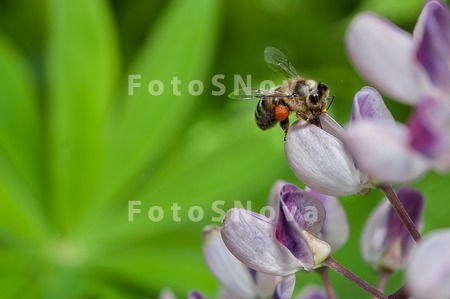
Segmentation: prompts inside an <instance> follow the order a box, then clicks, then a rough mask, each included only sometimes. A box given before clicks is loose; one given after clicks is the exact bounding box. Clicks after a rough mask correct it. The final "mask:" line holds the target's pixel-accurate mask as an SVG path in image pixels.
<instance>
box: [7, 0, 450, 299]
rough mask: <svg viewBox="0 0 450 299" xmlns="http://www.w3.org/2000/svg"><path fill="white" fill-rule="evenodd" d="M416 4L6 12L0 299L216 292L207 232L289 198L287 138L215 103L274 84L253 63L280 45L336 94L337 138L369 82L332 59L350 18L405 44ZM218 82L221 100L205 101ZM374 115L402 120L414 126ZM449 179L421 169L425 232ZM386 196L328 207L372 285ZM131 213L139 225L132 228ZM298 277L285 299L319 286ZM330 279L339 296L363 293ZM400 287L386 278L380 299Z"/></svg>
mask: <svg viewBox="0 0 450 299" xmlns="http://www.w3.org/2000/svg"><path fill="white" fill-rule="evenodd" d="M422 4H423V3H422V1H420V0H399V1H389V0H362V1H360V0H342V1H332V0H317V1H310V0H299V1H295V0H260V1H256V0H249V1H237V0H230V1H220V0H215V1H211V0H199V1H192V0H171V1H162V0H154V1H145V0H132V1H119V0H111V1H106V0H105V1H101V0H79V1H69V0H53V1H43V0H28V1H12V0H3V1H1V2H0V291H1V294H2V295H1V297H2V298H157V296H158V293H159V292H160V290H161V289H163V288H171V289H172V290H173V291H174V292H175V293H176V294H177V296H178V297H179V298H183V297H185V296H186V294H187V292H188V291H190V290H193V289H196V290H200V291H202V292H203V293H205V294H207V295H208V296H210V297H212V296H214V295H215V294H216V293H217V290H218V284H217V282H216V281H215V279H214V278H213V277H212V275H211V274H210V272H209V271H208V269H207V267H206V265H205V263H204V261H203V257H202V252H201V235H202V228H203V227H204V226H206V225H209V224H216V225H219V224H220V221H219V220H218V218H220V216H221V215H220V213H218V209H219V208H220V210H223V211H226V210H227V209H228V208H230V207H232V206H233V204H234V202H235V201H238V202H242V203H243V204H244V205H246V204H247V202H250V203H251V209H252V210H254V211H259V209H260V208H261V207H262V206H264V205H265V204H266V201H267V198H268V194H269V190H270V187H271V185H272V183H273V182H275V181H276V180H277V179H284V180H286V181H288V182H292V183H295V184H297V185H299V186H302V184H301V182H299V181H298V180H297V179H296V178H295V177H294V175H293V174H292V173H291V171H290V169H289V167H288V165H287V163H286V160H285V156H284V150H283V133H282V131H281V130H280V129H278V128H274V129H272V130H269V131H261V130H259V129H258V128H257V126H256V125H255V122H254V109H255V106H256V102H252V101H237V100H231V99H229V98H228V97H227V95H228V94H229V93H231V92H232V91H233V90H234V75H240V76H242V77H243V78H245V77H246V76H247V75H251V80H252V81H251V82H252V85H253V86H255V87H258V86H259V83H260V82H261V81H263V80H266V79H267V80H273V81H274V82H277V83H281V80H282V78H280V77H278V75H277V74H275V73H273V72H271V71H270V70H269V68H268V67H267V66H266V64H265V62H264V59H263V51H264V48H265V47H266V46H274V47H277V48H279V49H281V50H282V51H283V52H285V53H286V55H287V56H288V57H289V58H290V60H291V61H292V62H293V64H294V65H295V66H296V68H297V69H298V71H299V73H300V74H302V75H304V76H307V77H310V78H312V79H316V80H320V81H322V82H326V83H327V85H328V86H329V88H330V89H331V94H334V95H335V96H336V98H335V101H334V103H333V106H332V107H331V109H330V111H329V113H330V114H331V115H332V116H333V117H335V118H336V119H337V121H339V122H340V123H341V124H342V125H344V124H345V123H346V122H347V121H348V120H349V116H350V111H351V101H352V99H353V95H354V94H355V92H356V91H358V90H359V89H361V88H362V87H363V86H364V85H365V84H366V83H364V81H363V80H362V79H360V77H359V76H358V74H357V73H356V72H355V71H354V70H353V68H352V66H351V65H350V64H349V62H348V59H347V57H346V54H345V45H344V39H343V37H344V34H345V29H346V26H347V25H348V23H349V21H350V20H351V18H352V16H354V15H355V14H356V13H357V12H360V11H363V10H372V11H375V12H377V13H379V14H381V15H383V16H385V17H387V18H389V19H390V20H392V21H393V22H395V23H396V24H397V25H399V26H400V27H402V28H404V29H406V30H408V31H411V30H412V29H413V28H414V24H415V22H416V19H417V17H418V15H419V13H420V9H421V6H422ZM131 74H134V75H136V74H138V75H141V77H140V79H139V80H136V82H139V83H140V84H141V87H137V88H135V89H134V90H133V94H132V95H129V90H128V75H131ZM216 74H222V75H223V77H220V79H219V82H220V83H222V84H223V86H224V88H225V89H226V90H225V93H224V95H222V96H213V95H212V92H213V91H219V87H218V86H217V84H214V82H213V81H212V77H213V76H214V75H216ZM174 77H177V80H179V81H180V83H179V95H174V93H173V90H172V84H171V81H172V80H173V78H174ZM152 80H160V81H161V82H162V84H163V85H164V90H161V94H160V95H158V96H153V95H151V94H150V93H149V92H148V90H147V86H148V85H149V83H151V81H152ZM192 80H200V81H201V82H202V84H203V87H204V90H203V93H202V94H201V95H200V96H192V95H190V94H189V92H188V89H189V83H190V82H191V81H192ZM153 87H154V86H153ZM191 87H192V86H191ZM196 88H197V86H195V88H194V89H196ZM387 105H388V107H389V108H390V109H391V111H392V113H393V115H394V116H395V118H396V119H397V120H399V121H402V120H404V119H405V118H406V117H407V116H408V114H409V111H410V108H409V107H406V106H403V105H400V104H397V103H395V102H393V101H390V100H387ZM319 162H320V161H319ZM448 179H449V176H442V175H438V174H433V173H432V174H429V175H427V176H426V177H425V178H423V179H422V180H421V181H420V182H417V183H415V184H413V185H414V186H416V187H419V188H420V189H421V190H422V191H423V192H424V193H425V196H426V198H427V202H426V210H425V231H429V230H432V229H435V228H439V227H443V226H449V225H450V220H449V219H448V214H447V211H446V209H443V208H442V207H443V206H446V202H447V200H448V194H449V190H450V186H449V184H448V183H447V184H446V182H448ZM381 198H382V195H381V193H380V192H378V191H372V192H371V193H370V194H369V195H367V196H356V195H355V196H350V197H345V198H342V199H341V202H342V203H343V205H344V206H345V208H346V211H347V213H348V218H349V221H350V226H351V235H350V240H349V242H348V244H346V245H345V246H344V247H343V248H342V249H341V250H340V251H339V252H337V253H336V254H335V256H334V257H335V259H336V260H338V261H340V262H341V263H342V264H343V265H345V266H347V267H348V268H349V269H350V270H352V271H353V272H355V273H356V274H359V275H361V277H362V278H364V279H366V280H368V281H369V282H371V283H373V284H374V283H375V282H376V276H375V275H374V274H373V273H372V271H371V270H370V267H369V266H368V265H366V264H364V262H363V261H362V258H361V255H360V253H359V236H360V231H361V227H362V226H363V224H364V221H365V219H366V218H367V215H368V214H369V213H370V212H371V209H372V208H373V207H374V206H375V205H376V204H377V203H378V202H379V200H380V199H381ZM218 201H219V202H218ZM214 202H216V206H215V207H216V208H217V209H213V206H212V204H213V203H214ZM130 204H131V205H132V206H133V208H134V209H138V210H140V213H138V212H137V213H135V214H133V215H129V210H130V209H129V207H130ZM174 204H176V206H174ZM193 207H194V208H193ZM149 211H150V215H149ZM174 211H175V212H176V213H177V215H176V216H178V217H174V216H173V215H174V214H173V213H174ZM200 211H202V212H200ZM192 217H194V218H195V220H196V221H191V220H189V218H191V219H192ZM159 218H160V219H159ZM156 220H160V221H156ZM297 278H298V279H297V287H296V290H297V291H299V290H300V289H302V288H303V287H304V286H306V285H307V284H309V283H319V277H318V275H317V274H315V273H310V274H308V273H298V275H297ZM331 279H332V281H333V282H334V285H335V287H336V289H337V293H338V295H339V297H340V298H363V297H368V296H367V295H365V294H364V293H362V292H361V291H359V290H358V289H357V288H356V287H355V286H353V285H352V284H350V283H349V282H347V281H345V280H344V279H342V278H341V277H338V276H337V275H334V273H332V276H331ZM401 282H402V275H401V274H398V275H396V276H395V277H394V279H393V280H392V281H391V282H390V283H389V284H388V287H387V289H388V291H394V290H395V289H396V288H398V287H399V286H400V285H401Z"/></svg>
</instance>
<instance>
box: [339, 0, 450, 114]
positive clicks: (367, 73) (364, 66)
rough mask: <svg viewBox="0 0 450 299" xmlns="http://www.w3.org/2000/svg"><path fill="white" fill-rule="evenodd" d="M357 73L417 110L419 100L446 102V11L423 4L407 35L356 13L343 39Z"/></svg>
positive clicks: (449, 23)
mask: <svg viewBox="0 0 450 299" xmlns="http://www.w3.org/2000/svg"><path fill="white" fill-rule="evenodd" d="M346 45H347V51H348V54H349V57H350V60H351V61H352V63H353V65H354V66H355V67H356V69H357V70H358V71H359V72H360V73H361V75H362V76H363V77H365V78H366V79H367V80H368V81H369V82H371V83H372V84H373V85H374V86H375V87H376V88H377V89H378V90H380V91H382V92H383V93H384V94H386V95H388V96H389V97H392V98H393V99H396V100H398V101H401V102H403V103H406V104H412V105H417V104H418V103H419V102H420V101H421V100H422V97H423V95H425V94H430V93H431V95H434V96H438V97H440V96H442V97H444V100H446V101H450V98H449V94H450V86H449V85H448V82H450V11H449V9H448V7H447V6H445V5H444V4H443V3H441V2H439V1H429V2H427V3H426V4H425V6H424V8H423V10H422V13H421V15H420V17H419V20H418V22H417V24H416V27H415V28H414V33H413V34H410V33H408V32H406V31H403V30H402V29H400V28H398V27H397V26H395V25H394V24H392V23H390V22H389V21H388V20H386V19H384V18H382V17H380V16H377V15H375V14H372V13H361V14H359V15H357V16H356V17H355V18H354V19H353V21H352V22H351V24H350V26H349V29H348V30H347V34H346Z"/></svg>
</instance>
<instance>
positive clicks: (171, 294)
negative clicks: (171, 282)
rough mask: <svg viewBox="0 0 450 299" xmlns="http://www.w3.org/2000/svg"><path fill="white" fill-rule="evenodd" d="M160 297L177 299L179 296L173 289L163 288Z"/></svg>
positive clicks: (162, 298) (161, 298) (160, 298)
mask: <svg viewBox="0 0 450 299" xmlns="http://www.w3.org/2000/svg"><path fill="white" fill-rule="evenodd" d="M158 299H177V296H175V294H174V292H173V291H172V290H171V289H162V290H161V292H159V295H158Z"/></svg>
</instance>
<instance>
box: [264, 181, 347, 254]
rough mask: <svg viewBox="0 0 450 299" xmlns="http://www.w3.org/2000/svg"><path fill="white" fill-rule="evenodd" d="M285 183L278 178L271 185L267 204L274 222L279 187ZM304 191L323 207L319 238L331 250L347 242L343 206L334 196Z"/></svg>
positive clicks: (306, 189) (345, 216) (276, 217)
mask: <svg viewBox="0 0 450 299" xmlns="http://www.w3.org/2000/svg"><path fill="white" fill-rule="evenodd" d="M286 184H287V183H286V182H285V181H283V180H278V181H276V182H275V183H274V184H273V185H272V188H271V190H270V196H269V200H268V206H269V207H270V208H271V210H273V215H270V218H271V219H273V222H274V223H276V222H277V220H278V214H279V209H280V200H281V195H280V193H281V189H282V188H283V186H284V185H286ZM305 191H306V192H308V193H310V194H311V195H312V196H314V197H315V198H316V199H318V200H320V201H321V202H322V204H323V206H324V208H325V213H326V218H325V222H324V223H323V226H322V229H321V230H320V233H319V238H320V239H321V240H323V241H325V242H327V243H328V244H329V245H330V247H331V252H335V251H337V250H338V249H339V248H341V247H342V246H343V245H344V244H345V243H346V242H347V240H348V236H349V232H350V228H349V225H348V220H347V214H346V213H345V209H344V207H343V206H342V205H341V203H340V202H339V200H338V199H337V198H336V197H334V196H329V195H324V194H321V193H318V192H316V191H314V190H312V189H310V188H308V187H306V188H305ZM273 216H274V217H273Z"/></svg>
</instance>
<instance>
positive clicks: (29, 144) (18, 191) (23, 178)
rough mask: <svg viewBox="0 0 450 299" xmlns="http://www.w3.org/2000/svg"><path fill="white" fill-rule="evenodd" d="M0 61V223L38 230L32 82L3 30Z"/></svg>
mask: <svg viewBox="0 0 450 299" xmlns="http://www.w3.org/2000/svg"><path fill="white" fill-rule="evenodd" d="M0 65H1V66H2V67H1V68H0V193H2V194H3V196H2V200H1V201H0V216H1V217H0V223H1V225H2V226H3V227H6V228H7V229H8V230H15V232H16V233H18V231H17V229H18V228H19V227H21V230H23V229H25V230H35V231H37V230H39V229H40V230H41V233H42V229H43V217H44V214H43V207H42V206H41V204H42V203H41V202H40V201H42V188H43V180H42V132H41V130H40V128H41V126H40V111H39V108H38V99H37V91H36V82H35V78H34V74H33V72H32V70H31V69H30V67H29V65H28V64H27V61H26V60H25V58H24V57H21V53H20V51H19V50H18V49H17V48H16V47H14V45H13V44H12V42H10V41H9V40H8V39H7V38H6V37H4V36H3V35H2V34H0ZM26 223H28V225H29V226H28V227H27V225H26ZM33 226H34V228H33ZM25 227H27V228H25ZM24 233H25V232H24V231H22V232H21V233H20V234H21V235H22V236H23V234H24ZM25 234H27V233H25Z"/></svg>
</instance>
